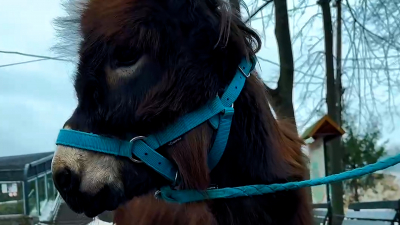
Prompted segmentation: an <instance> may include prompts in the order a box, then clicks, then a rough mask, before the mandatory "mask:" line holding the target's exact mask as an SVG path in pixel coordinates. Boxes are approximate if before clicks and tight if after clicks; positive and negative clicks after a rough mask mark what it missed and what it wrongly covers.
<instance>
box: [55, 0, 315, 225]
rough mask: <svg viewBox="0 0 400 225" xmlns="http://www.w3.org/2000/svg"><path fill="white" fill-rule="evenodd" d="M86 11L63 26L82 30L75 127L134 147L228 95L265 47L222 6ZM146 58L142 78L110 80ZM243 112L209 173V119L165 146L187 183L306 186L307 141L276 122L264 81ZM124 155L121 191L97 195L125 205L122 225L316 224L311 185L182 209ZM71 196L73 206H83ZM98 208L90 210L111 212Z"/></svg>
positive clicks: (101, 0)
mask: <svg viewBox="0 0 400 225" xmlns="http://www.w3.org/2000/svg"><path fill="white" fill-rule="evenodd" d="M78 6H79V7H78ZM77 7H78V8H80V9H81V12H80V14H78V15H79V17H78V18H76V19H73V18H72V19H71V18H69V19H63V20H59V23H60V24H62V25H63V26H67V27H71V26H72V25H71V26H70V25H69V24H76V22H78V23H79V27H80V33H81V35H82V37H81V39H82V41H81V43H80V47H79V64H78V72H77V74H76V77H75V89H76V93H77V97H78V106H77V108H76V110H75V112H74V114H73V115H72V117H71V118H70V119H69V120H68V121H67V122H66V125H68V126H69V127H71V128H72V129H75V130H82V131H86V132H92V133H96V134H100V135H106V136H111V137H114V138H120V139H125V140H129V139H130V138H132V137H134V136H136V135H144V136H146V135H148V134H150V133H152V132H156V131H158V130H160V129H163V128H165V127H166V126H167V125H168V124H171V123H173V122H174V121H175V120H176V119H177V118H178V117H180V116H182V115H184V114H185V113H187V112H190V111H193V110H196V109H197V108H198V107H200V106H202V105H203V104H205V103H206V102H207V101H208V100H210V99H211V98H213V97H214V96H216V95H217V94H221V93H222V91H223V89H224V88H225V87H226V85H227V84H228V83H229V82H230V80H231V79H232V77H233V76H234V74H235V72H236V69H237V65H238V64H239V62H240V60H241V59H242V57H248V56H254V55H255V53H256V52H257V51H258V50H259V48H260V46H261V40H260V38H259V36H258V35H257V34H256V33H255V32H254V31H252V30H251V29H250V28H248V27H246V26H245V24H244V23H243V22H242V21H241V20H240V19H239V18H237V17H236V16H234V15H236V13H237V12H236V13H234V12H232V11H231V9H230V7H229V6H227V5H226V4H225V3H224V2H223V1H222V0H113V1H105V0H90V1H89V2H87V3H84V4H78V5H77ZM144 55H145V56H146V57H147V58H148V60H147V61H146V62H145V63H144V64H143V66H142V68H141V69H140V71H137V72H136V73H135V76H132V77H127V78H115V77H111V78H110V77H109V76H115V75H110V73H109V72H107V71H110V70H115V69H117V68H118V67H119V65H121V63H122V64H123V63H125V62H131V61H135V60H136V59H138V58H140V57H141V56H144ZM111 74H112V73H111ZM110 80H112V84H111V83H110ZM234 107H235V114H234V117H233V123H232V128H231V133H230V137H229V141H228V145H227V148H226V150H225V153H224V155H223V156H222V159H221V161H220V162H219V164H218V165H217V166H216V168H215V169H214V170H213V171H211V173H209V171H208V168H207V164H206V159H207V151H208V150H209V149H210V145H211V144H212V141H213V139H212V137H213V131H212V129H211V128H210V126H209V125H208V124H207V123H205V124H203V125H201V126H199V127H198V128H196V129H194V130H192V131H191V132H189V133H188V134H186V135H185V136H184V137H183V139H182V140H181V141H179V142H177V143H175V144H174V145H171V146H166V147H163V148H160V149H159V152H160V154H163V155H164V156H165V157H167V158H169V159H171V160H172V161H174V162H175V163H176V164H177V166H178V168H179V171H180V178H181V180H182V183H181V185H180V186H179V187H178V188H181V189H185V188H196V189H205V188H207V187H208V186H210V185H216V186H218V187H219V188H223V187H234V186H241V185H251V184H271V183H284V182H289V181H299V180H303V179H304V178H305V177H306V174H307V173H308V171H307V168H306V166H305V161H304V156H303V154H302V153H301V145H302V144H303V143H302V141H301V140H300V139H299V138H298V136H297V134H296V133H295V132H292V130H294V129H295V128H292V127H289V125H288V124H285V123H284V122H283V121H281V122H278V121H276V120H275V118H274V117H273V115H272V112H271V109H270V107H269V104H268V101H267V94H266V92H265V89H264V87H263V84H262V81H261V80H260V79H259V78H258V77H257V76H255V75H254V74H253V76H251V77H250V78H249V79H247V81H246V84H245V87H244V90H243V91H242V93H241V95H240V96H239V98H238V100H237V101H236V102H235V105H234ZM117 159H118V160H120V162H121V164H122V168H121V170H120V175H121V176H119V177H122V178H121V179H122V183H123V185H124V189H123V190H120V191H119V193H118V194H116V193H117V192H118V191H117V190H115V189H112V188H111V187H107V186H106V187H105V188H104V190H102V191H101V193H98V195H97V196H96V197H97V198H105V199H110V198H112V199H117V200H116V201H118V202H119V204H120V205H123V204H124V203H125V205H123V206H121V207H120V208H119V209H118V210H117V212H116V215H117V216H116V222H117V223H118V224H219V225H225V224H238V225H239V224H240V225H242V224H267V225H309V224H311V210H310V205H309V202H308V200H307V199H308V198H307V194H306V190H305V189H302V190H296V191H286V192H279V193H274V194H269V195H264V196H255V197H242V198H235V199H219V200H215V201H209V202H206V203H200V204H188V205H175V204H169V203H164V202H160V201H157V200H155V199H154V198H152V197H149V196H148V195H146V194H148V193H151V192H152V191H154V190H155V189H157V188H159V187H160V186H162V185H166V184H168V183H167V181H166V180H165V179H164V178H162V177H161V176H160V175H159V174H157V173H155V172H154V171H152V170H151V169H150V168H149V167H147V166H146V165H143V164H133V163H132V162H131V161H129V160H127V159H122V158H119V157H117ZM87 160H89V159H87ZM77 176H79V175H77ZM109 189H110V190H109ZM59 190H60V189H59ZM60 192H62V190H61V191H60ZM122 192H123V193H122ZM63 196H68V193H63ZM69 199H70V200H69V201H67V203H68V204H69V205H70V206H71V208H74V206H77V205H79V204H82V202H80V199H79V198H69ZM71 199H75V200H71ZM132 199H133V200H132ZM104 202H105V201H104ZM104 204H105V203H104ZM88 207H89V206H88ZM89 208H90V207H89ZM89 208H88V209H86V210H89V211H88V212H85V213H87V214H89V215H95V214H98V213H100V212H101V210H105V209H107V207H106V206H97V208H96V211H90V209H89ZM192 212H193V213H194V214H192V215H189V214H190V213H192Z"/></svg>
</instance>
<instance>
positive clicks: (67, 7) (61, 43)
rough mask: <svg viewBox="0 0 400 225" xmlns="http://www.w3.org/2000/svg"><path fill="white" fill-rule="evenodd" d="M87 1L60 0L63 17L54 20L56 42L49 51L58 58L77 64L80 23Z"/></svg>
mask: <svg viewBox="0 0 400 225" xmlns="http://www.w3.org/2000/svg"><path fill="white" fill-rule="evenodd" d="M88 1H89V0H62V1H61V5H62V8H63V9H64V13H65V15H63V16H60V17H57V18H55V19H54V21H53V24H54V27H55V30H56V38H57V42H56V44H55V45H54V46H52V48H51V50H52V51H53V52H54V53H55V54H56V55H57V56H58V57H62V58H66V59H68V60H72V61H74V62H77V60H78V52H79V45H80V43H81V42H82V40H83V37H82V32H81V27H80V21H81V15H82V13H83V11H84V10H85V9H86V7H87V4H88Z"/></svg>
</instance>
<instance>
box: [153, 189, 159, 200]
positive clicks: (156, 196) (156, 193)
mask: <svg viewBox="0 0 400 225" xmlns="http://www.w3.org/2000/svg"><path fill="white" fill-rule="evenodd" d="M160 195H161V191H160V190H157V191H156V192H154V197H155V198H157V199H158V198H159V197H160Z"/></svg>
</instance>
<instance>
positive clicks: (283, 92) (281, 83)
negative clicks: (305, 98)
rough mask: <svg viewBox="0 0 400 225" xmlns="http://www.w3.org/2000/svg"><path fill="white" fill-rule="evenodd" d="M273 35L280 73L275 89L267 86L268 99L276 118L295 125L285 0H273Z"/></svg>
mask: <svg viewBox="0 0 400 225" xmlns="http://www.w3.org/2000/svg"><path fill="white" fill-rule="evenodd" d="M274 4H275V21H276V25H275V37H276V41H277V44H278V50H279V64H280V74H279V80H278V86H277V88H276V89H271V88H268V87H267V90H268V92H269V97H270V99H269V101H270V103H271V105H272V107H273V109H274V111H275V112H276V115H277V117H278V119H289V120H291V121H292V122H293V124H294V125H296V119H295V116H294V109H293V81H294V78H293V77H294V69H293V68H294V63H293V52H292V42H291V38H290V29H289V17H288V8H287V3H286V0H274Z"/></svg>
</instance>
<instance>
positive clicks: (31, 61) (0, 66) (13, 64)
mask: <svg viewBox="0 0 400 225" xmlns="http://www.w3.org/2000/svg"><path fill="white" fill-rule="evenodd" d="M44 60H49V59H35V60H29V61H24V62H18V63H10V64H4V65H0V68H2V67H7V66H16V65H20V64H27V63H33V62H39V61H44Z"/></svg>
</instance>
